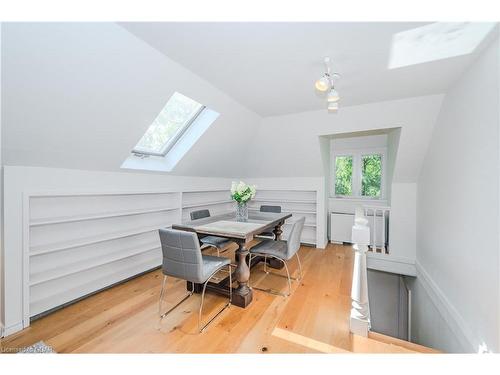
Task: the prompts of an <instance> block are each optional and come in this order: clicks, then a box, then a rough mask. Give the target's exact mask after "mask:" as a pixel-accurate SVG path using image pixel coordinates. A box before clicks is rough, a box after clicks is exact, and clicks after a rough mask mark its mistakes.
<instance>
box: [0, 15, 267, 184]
mask: <svg viewBox="0 0 500 375" xmlns="http://www.w3.org/2000/svg"><path fill="white" fill-rule="evenodd" d="M2 42H3V43H2V52H3V53H2V59H3V60H2V77H3V80H2V108H3V112H2V124H3V128H4V129H3V141H4V142H3V145H4V150H3V151H4V163H5V164H6V165H28V166H47V167H62V168H76V169H89V170H115V171H116V170H119V168H120V165H121V164H122V162H123V161H124V160H125V158H126V157H127V156H128V155H129V153H130V150H131V149H132V147H133V146H134V145H135V144H136V143H137V141H138V140H139V138H140V137H141V136H142V135H143V134H144V132H145V130H146V128H147V127H148V126H149V125H150V124H151V122H152V120H153V119H154V118H155V117H156V115H157V114H158V112H159V111H160V110H161V108H163V106H164V105H165V103H166V102H167V100H168V99H169V97H170V96H171V95H172V94H173V92H174V91H179V92H181V93H182V94H185V95H187V96H189V97H191V98H193V99H195V100H197V101H198V102H200V103H203V104H205V105H206V106H208V107H210V108H212V109H213V110H215V111H217V112H219V113H220V116H219V118H218V119H217V120H216V121H215V122H214V124H212V126H211V127H210V128H209V129H208V130H207V132H206V133H205V134H204V136H203V137H202V138H201V139H200V140H199V141H198V142H197V143H196V144H195V145H194V146H193V147H192V149H191V150H190V152H189V153H188V154H187V155H186V156H185V157H184V158H183V159H182V160H181V161H180V162H179V164H178V165H177V166H176V168H175V170H174V171H173V174H177V175H193V176H221V177H222V176H235V175H238V174H239V171H240V169H241V166H242V165H243V164H244V163H245V160H246V157H245V155H246V153H247V152H246V151H247V148H248V143H247V142H246V137H247V136H248V134H252V133H253V132H254V130H255V129H256V128H257V127H258V126H259V124H260V121H261V118H260V117H259V116H258V115H256V114H255V113H253V112H252V111H250V110H248V109H246V108H245V107H243V106H242V105H241V104H239V103H237V102H236V101H235V100H233V99H232V98H230V97H229V96H227V95H226V94H224V93H223V92H221V91H220V90H218V89H217V88H215V87H213V86H212V85H211V84H210V83H208V82H207V81H205V80H203V79H201V78H200V77H198V76H196V75H195V74H193V73H192V72H190V71H188V70H187V69H185V68H183V67H182V66H180V65H179V64H177V63H175V62H173V61H172V60H170V59H169V58H168V57H166V56H164V55H163V54H161V53H159V52H158V51H156V50H155V49H154V48H152V47H151V46H149V45H148V44H146V43H145V42H143V41H142V40H140V39H138V38H137V37H135V36H134V35H132V34H131V33H129V32H128V31H126V30H125V29H123V28H122V27H120V26H119V25H117V24H114V23H62V24H61V23H43V24H42V23H23V24H15V23H8V24H4V25H3V35H2Z"/></svg>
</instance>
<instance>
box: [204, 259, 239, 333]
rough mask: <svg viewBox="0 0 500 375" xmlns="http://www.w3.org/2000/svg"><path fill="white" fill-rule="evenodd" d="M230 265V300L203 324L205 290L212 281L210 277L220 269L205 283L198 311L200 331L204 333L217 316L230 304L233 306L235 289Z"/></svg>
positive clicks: (229, 265)
mask: <svg viewBox="0 0 500 375" xmlns="http://www.w3.org/2000/svg"><path fill="white" fill-rule="evenodd" d="M228 267H229V302H228V303H226V304H225V305H224V307H223V308H222V309H220V310H219V311H218V312H217V313H216V314H215V315H214V316H212V317H211V318H210V319H209V321H208V322H207V323H206V324H205V325H203V327H202V325H201V316H202V312H203V302H204V301H205V291H206V289H207V284H208V282H209V281H210V279H211V278H212V277H213V276H214V275H215V274H216V273H217V272H219V270H217V271H215V272H214V273H213V274H212V275H210V277H209V278H208V280H207V281H205V284H203V291H202V293H201V303H200V311H199V313H198V331H199V332H200V333H202V332H203V331H204V330H205V328H207V327H208V325H209V324H210V323H212V322H213V321H214V319H215V318H217V317H218V316H219V315H220V314H221V313H222V312H223V311H224V310H225V309H227V308H228V307H229V306H231V302H232V299H233V289H232V284H233V279H232V272H231V264H228Z"/></svg>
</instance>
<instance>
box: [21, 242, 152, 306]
mask: <svg viewBox="0 0 500 375" xmlns="http://www.w3.org/2000/svg"><path fill="white" fill-rule="evenodd" d="M160 264H161V255H159V254H158V253H157V252H156V251H152V252H149V253H143V254H139V255H136V256H135V257H130V258H127V259H122V260H118V261H116V262H112V263H108V264H105V265H102V266H99V267H95V268H92V269H90V270H86V271H83V272H77V273H74V274H71V275H69V276H66V277H65V278H62V279H56V280H52V281H49V282H47V283H44V284H39V285H34V286H32V287H30V296H31V298H30V299H31V301H30V315H31V316H34V315H38V314H40V313H42V312H44V311H47V310H50V309H52V308H54V307H57V306H60V305H62V304H65V303H67V302H70V301H72V300H74V299H77V298H79V297H81V296H84V295H86V294H89V293H92V292H94V291H96V290H99V289H102V288H104V287H106V286H109V285H112V284H114V283H116V282H119V281H121V280H124V279H126V278H129V277H131V276H133V275H137V274H139V273H141V272H144V271H147V270H149V269H151V268H154V267H157V266H159V265H160Z"/></svg>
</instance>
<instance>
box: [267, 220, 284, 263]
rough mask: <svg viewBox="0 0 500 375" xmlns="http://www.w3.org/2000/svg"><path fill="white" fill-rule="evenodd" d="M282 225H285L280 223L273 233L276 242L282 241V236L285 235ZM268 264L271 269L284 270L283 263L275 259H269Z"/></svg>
mask: <svg viewBox="0 0 500 375" xmlns="http://www.w3.org/2000/svg"><path fill="white" fill-rule="evenodd" d="M282 225H283V223H279V224H278V225H276V226H275V227H274V230H273V233H274V240H275V241H281V234H282V233H283V231H282V230H281V226H282ZM267 264H268V265H269V266H270V267H271V268H275V269H282V268H283V267H284V264H283V262H281V261H279V260H278V259H275V258H267Z"/></svg>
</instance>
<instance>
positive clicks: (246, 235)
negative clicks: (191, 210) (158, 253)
mask: <svg viewBox="0 0 500 375" xmlns="http://www.w3.org/2000/svg"><path fill="white" fill-rule="evenodd" d="M291 216H292V214H285V213H271V212H249V213H248V220H247V221H245V222H241V221H236V213H235V212H228V213H225V214H221V215H215V216H211V217H206V218H203V219H197V220H190V221H186V222H183V223H182V224H173V225H172V228H173V229H180V230H188V231H192V232H196V233H200V234H207V235H214V236H219V237H227V238H237V239H244V240H251V239H252V238H253V236H255V235H257V234H259V233H263V232H268V231H270V230H272V229H274V227H275V226H277V225H281V224H283V222H284V221H285V220H286V219H288V218H289V217H291Z"/></svg>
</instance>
